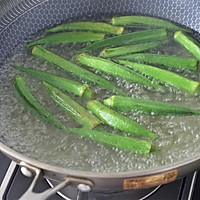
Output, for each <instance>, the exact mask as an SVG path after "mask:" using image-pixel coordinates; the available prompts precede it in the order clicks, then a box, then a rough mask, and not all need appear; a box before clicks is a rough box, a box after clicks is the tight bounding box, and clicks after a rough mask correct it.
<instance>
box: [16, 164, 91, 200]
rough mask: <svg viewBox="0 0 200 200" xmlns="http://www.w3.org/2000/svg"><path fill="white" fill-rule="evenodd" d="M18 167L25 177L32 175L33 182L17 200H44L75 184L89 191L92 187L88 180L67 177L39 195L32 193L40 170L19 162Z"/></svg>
mask: <svg viewBox="0 0 200 200" xmlns="http://www.w3.org/2000/svg"><path fill="white" fill-rule="evenodd" d="M20 166H21V169H23V171H24V172H25V174H26V175H27V176H31V174H32V173H33V174H34V175H35V177H34V178H33V181H32V183H31V185H30V186H29V188H28V190H27V191H26V192H25V193H24V194H23V195H22V196H21V197H20V199H19V200H28V199H37V200H45V199H47V198H48V197H50V196H52V195H53V194H55V193H56V192H57V191H59V190H60V189H62V188H64V187H67V186H69V185H71V184H76V185H77V187H78V188H79V187H80V185H85V186H87V188H88V190H91V188H92V186H93V183H92V182H91V181H90V180H87V179H82V178H76V177H69V176H68V177H66V179H64V180H63V181H62V182H60V183H59V184H58V185H57V186H56V187H54V188H50V189H47V190H46V191H44V192H41V193H35V192H33V190H34V187H35V185H36V183H37V180H38V179H39V176H40V175H41V169H38V168H36V167H33V166H30V165H28V164H27V163H25V162H21V163H20Z"/></svg>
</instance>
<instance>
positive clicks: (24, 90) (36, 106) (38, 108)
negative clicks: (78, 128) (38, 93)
mask: <svg viewBox="0 0 200 200" xmlns="http://www.w3.org/2000/svg"><path fill="white" fill-rule="evenodd" d="M14 87H15V90H16V92H17V93H18V95H19V96H20V98H21V100H22V102H23V103H24V104H25V105H26V106H27V107H28V108H29V109H30V110H31V111H32V112H33V113H34V114H37V116H39V117H41V118H43V119H44V120H45V121H47V122H48V123H50V124H53V125H55V126H56V127H58V128H60V129H62V130H65V126H64V125H63V124H62V123H61V122H60V121H59V120H58V119H57V118H55V117H54V116H53V115H52V114H51V113H50V112H49V111H48V110H47V109H46V108H45V107H44V106H43V105H42V104H41V103H40V102H39V101H38V100H37V99H36V98H35V97H34V96H33V94H32V92H31V90H30V89H29V87H28V85H27V84H26V82H25V80H24V78H23V77H21V76H19V75H17V76H15V79H14Z"/></svg>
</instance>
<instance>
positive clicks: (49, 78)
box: [14, 66, 93, 99]
mask: <svg viewBox="0 0 200 200" xmlns="http://www.w3.org/2000/svg"><path fill="white" fill-rule="evenodd" d="M14 68H15V69H17V70H19V71H21V72H25V73H26V74H28V75H29V76H32V77H33V78H35V79H37V80H40V81H45V82H47V83H49V84H51V85H53V86H56V87H58V88H60V89H62V90H64V91H67V92H70V93H72V94H74V95H77V96H80V97H82V96H83V97H86V98H88V99H91V98H92V97H93V92H92V90H91V88H90V86H89V85H86V84H81V83H79V82H77V81H73V80H70V79H67V78H63V77H60V76H56V75H53V74H50V73H47V72H44V71H40V70H35V69H28V68H23V67H20V66H14Z"/></svg>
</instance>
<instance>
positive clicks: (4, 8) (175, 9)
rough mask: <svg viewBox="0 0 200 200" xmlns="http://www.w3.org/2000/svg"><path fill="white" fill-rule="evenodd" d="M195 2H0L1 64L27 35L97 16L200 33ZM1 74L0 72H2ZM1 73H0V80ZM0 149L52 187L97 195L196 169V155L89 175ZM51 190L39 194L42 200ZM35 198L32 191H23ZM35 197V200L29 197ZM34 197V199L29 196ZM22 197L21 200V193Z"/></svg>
mask: <svg viewBox="0 0 200 200" xmlns="http://www.w3.org/2000/svg"><path fill="white" fill-rule="evenodd" d="M199 9H200V3H199V1H197V0H196V1H195V0H192V1H187V0H183V1H179V0H158V1H154V0H147V1H146V0H125V1H121V0H116V1H112V0H102V1H97V0H86V1H85V0H73V1H72V0H48V1H47V0H18V1H3V0H1V1H0V11H1V12H0V44H1V45H0V65H1V66H3V63H4V62H5V60H6V59H7V58H8V57H9V56H10V55H12V52H13V49H14V48H16V47H17V46H18V45H19V44H21V43H23V42H24V41H25V40H26V39H27V38H30V36H31V35H34V34H36V33H38V32H40V31H41V30H43V29H45V28H48V27H52V26H54V25H56V24H59V23H62V22H63V21H68V19H70V20H74V21H77V20H81V19H82V18H84V19H93V18H95V19H98V18H100V17H101V16H107V17H109V16H113V15H131V14H142V15H151V16H157V17H161V18H164V19H168V20H171V21H174V22H177V23H179V24H182V25H184V26H187V27H189V28H191V29H194V30H195V31H197V34H196V38H197V39H198V37H199V35H198V32H199V31H200V29H199V28H200V16H199ZM1 71H2V70H1ZM3 76H4V75H3V74H2V73H1V72H0V78H2V77H3ZM0 150H1V151H2V152H4V153H5V154H6V155H8V156H9V157H11V158H12V159H13V160H14V161H16V162H17V163H19V164H20V165H21V166H22V167H23V168H24V169H28V170H30V171H31V172H33V174H34V175H35V179H34V182H33V183H32V184H33V186H34V184H35V181H37V178H38V175H39V174H40V173H42V174H44V176H46V177H48V178H50V179H55V180H57V181H58V182H61V183H60V185H59V187H58V188H57V189H60V188H62V187H64V186H66V185H68V184H72V185H75V186H77V185H79V184H80V183H83V184H85V186H86V185H87V186H88V188H91V189H92V190H97V191H106V190H107V191H121V190H129V189H142V188H149V187H154V186H157V185H160V184H165V183H168V182H171V181H174V180H176V179H177V178H179V177H182V176H184V175H186V174H187V173H190V172H191V171H194V170H196V169H199V167H200V153H198V154H196V155H194V156H191V157H190V158H185V159H183V160H181V161H178V162H174V163H172V164H169V165H165V166H161V167H156V168H152V169H146V170H139V171H129V172H108V173H103V172H89V171H81V170H73V169H67V168H62V167H56V166H54V165H51V164H45V163H43V162H41V161H37V160H35V159H33V158H30V157H27V156H25V155H23V154H21V153H18V152H16V151H14V150H13V149H12V148H10V147H9V145H7V144H6V143H5V142H0ZM53 192H55V191H51V192H50V193H48V192H47V193H45V194H39V195H37V199H46V198H47V196H49V195H51V194H52V193H53ZM27 193H28V194H29V195H30V194H31V195H34V193H33V192H32V190H31V188H29V191H28V192H27ZM33 197H34V196H33ZM34 198H36V196H35V197H34ZM21 199H26V194H25V195H24V197H22V198H21Z"/></svg>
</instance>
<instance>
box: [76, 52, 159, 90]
mask: <svg viewBox="0 0 200 200" xmlns="http://www.w3.org/2000/svg"><path fill="white" fill-rule="evenodd" d="M78 61H79V62H80V63H81V64H83V65H86V66H88V67H92V68H94V69H97V70H99V71H103V72H105V73H107V74H111V75H113V76H116V77H120V78H124V79H126V80H128V81H130V82H133V83H139V84H142V85H146V86H148V87H150V88H155V89H158V88H159V89H162V90H163V87H162V86H160V85H158V84H156V83H152V82H151V81H150V80H149V79H148V78H146V77H144V76H142V75H141V74H138V73H135V72H134V71H133V70H129V69H128V68H124V67H123V66H120V65H118V64H116V63H114V62H112V61H110V60H106V59H103V58H99V57H95V56H91V55H89V54H85V53H83V54H80V55H79V56H78Z"/></svg>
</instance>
